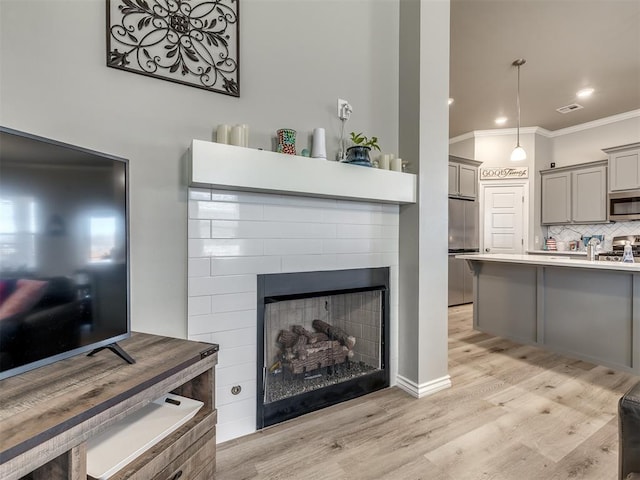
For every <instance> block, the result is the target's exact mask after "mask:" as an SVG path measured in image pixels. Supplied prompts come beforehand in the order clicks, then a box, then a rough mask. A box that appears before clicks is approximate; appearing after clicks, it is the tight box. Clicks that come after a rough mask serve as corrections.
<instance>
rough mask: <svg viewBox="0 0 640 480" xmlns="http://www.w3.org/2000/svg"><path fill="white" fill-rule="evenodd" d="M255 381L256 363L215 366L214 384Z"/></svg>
mask: <svg viewBox="0 0 640 480" xmlns="http://www.w3.org/2000/svg"><path fill="white" fill-rule="evenodd" d="M250 380H253V381H254V382H255V381H256V364H255V362H247V363H242V364H238V365H230V366H228V367H220V366H217V367H216V386H220V387H224V386H225V385H235V384H237V383H238V382H244V381H250Z"/></svg>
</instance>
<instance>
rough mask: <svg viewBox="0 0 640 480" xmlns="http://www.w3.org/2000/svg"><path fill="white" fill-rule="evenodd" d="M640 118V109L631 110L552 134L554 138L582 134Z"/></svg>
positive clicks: (555, 131)
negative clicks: (592, 129) (593, 129)
mask: <svg viewBox="0 0 640 480" xmlns="http://www.w3.org/2000/svg"><path fill="white" fill-rule="evenodd" d="M638 117H640V109H638V110H631V111H630V112H624V113H618V114H617V115H611V116H610V117H604V118H599V119H597V120H593V121H591V122H587V123H581V124H580V125H574V126H573V127H567V128H561V129H560V130H554V131H553V132H551V136H552V137H560V136H562V135H569V134H570V133H576V132H581V131H583V130H589V129H590V128H596V127H603V126H605V125H610V124H612V123H617V122H622V121H623V120H629V119H631V118H638Z"/></svg>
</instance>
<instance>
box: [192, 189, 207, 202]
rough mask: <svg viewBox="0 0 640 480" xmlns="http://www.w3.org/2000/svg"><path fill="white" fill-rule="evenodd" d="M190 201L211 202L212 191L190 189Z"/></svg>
mask: <svg viewBox="0 0 640 480" xmlns="http://www.w3.org/2000/svg"><path fill="white" fill-rule="evenodd" d="M189 200H205V201H206V200H211V190H209V189H208V188H193V187H191V188H189Z"/></svg>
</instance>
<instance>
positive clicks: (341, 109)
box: [338, 98, 353, 120]
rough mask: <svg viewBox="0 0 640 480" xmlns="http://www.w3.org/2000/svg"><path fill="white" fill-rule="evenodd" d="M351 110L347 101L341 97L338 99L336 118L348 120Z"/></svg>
mask: <svg viewBox="0 0 640 480" xmlns="http://www.w3.org/2000/svg"><path fill="white" fill-rule="evenodd" d="M352 111H353V108H351V105H349V102H348V101H346V100H343V99H342V98H339V99H338V118H339V119H340V120H349V117H350V116H351V112H352Z"/></svg>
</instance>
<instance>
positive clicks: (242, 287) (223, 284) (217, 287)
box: [188, 275, 257, 296]
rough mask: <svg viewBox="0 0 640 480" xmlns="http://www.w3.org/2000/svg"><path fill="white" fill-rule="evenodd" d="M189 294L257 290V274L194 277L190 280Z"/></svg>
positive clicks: (215, 293) (217, 293) (216, 293)
mask: <svg viewBox="0 0 640 480" xmlns="http://www.w3.org/2000/svg"><path fill="white" fill-rule="evenodd" d="M188 288H189V295H191V296H198V295H220V294H224V293H240V292H255V291H256V288H257V287H256V276H255V275H229V276H224V277H222V276H219V277H194V278H189V280H188Z"/></svg>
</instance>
